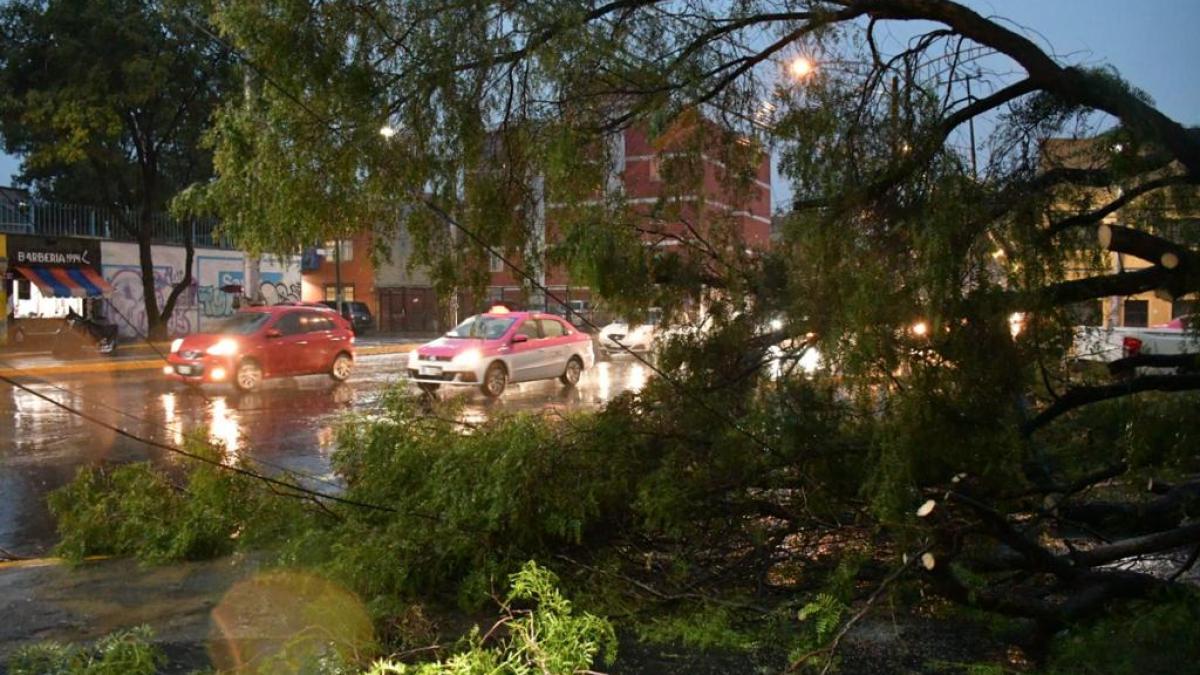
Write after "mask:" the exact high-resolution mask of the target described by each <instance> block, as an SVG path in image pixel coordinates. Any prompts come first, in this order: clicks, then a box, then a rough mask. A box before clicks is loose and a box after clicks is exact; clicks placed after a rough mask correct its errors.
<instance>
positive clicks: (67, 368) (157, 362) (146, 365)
mask: <svg viewBox="0 0 1200 675" xmlns="http://www.w3.org/2000/svg"><path fill="white" fill-rule="evenodd" d="M417 345H418V343H416V342H411V343H405V344H396V345H374V346H370V347H360V348H359V349H357V350H355V352H356V353H355V356H378V355H381V354H406V353H408V352H411V351H412V350H414V349H416V348H417ZM162 366H163V360H162V359H160V358H154V359H137V360H126V361H116V360H114V361H90V362H88V363H64V364H62V365H54V366H31V367H29V368H0V375H2V376H4V377H10V378H17V377H46V376H55V375H85V374H92V373H116V372H127V371H135V370H160V369H161V368H162Z"/></svg>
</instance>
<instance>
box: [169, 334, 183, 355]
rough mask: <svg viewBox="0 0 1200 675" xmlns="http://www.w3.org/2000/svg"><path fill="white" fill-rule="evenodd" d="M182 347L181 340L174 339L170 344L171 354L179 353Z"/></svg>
mask: <svg viewBox="0 0 1200 675" xmlns="http://www.w3.org/2000/svg"><path fill="white" fill-rule="evenodd" d="M182 346H183V338H175V340H174V341H173V342H172V343H171V353H172V354H174V353H175V352H177V351H179V348H180V347H182Z"/></svg>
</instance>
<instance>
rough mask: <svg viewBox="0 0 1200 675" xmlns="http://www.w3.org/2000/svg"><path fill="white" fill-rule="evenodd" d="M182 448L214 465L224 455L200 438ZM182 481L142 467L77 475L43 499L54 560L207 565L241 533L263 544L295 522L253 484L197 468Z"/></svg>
mask: <svg viewBox="0 0 1200 675" xmlns="http://www.w3.org/2000/svg"><path fill="white" fill-rule="evenodd" d="M185 446H186V448H187V449H188V450H189V451H190V452H192V453H195V454H197V455H201V456H203V457H207V458H209V459H213V460H217V459H219V458H220V457H221V454H222V449H221V447H220V446H214V445H211V444H209V443H208V442H207V441H205V440H204V439H203V437H202V436H191V437H189V438H188V439H187V441H186V443H185ZM183 473H184V479H183V480H182V482H181V483H179V484H177V483H176V481H175V479H173V478H172V476H171V475H169V474H168V473H166V472H165V471H162V470H159V469H156V468H154V467H153V466H152V465H151V464H150V463H148V462H140V463H135V464H126V465H123V466H118V467H108V466H100V467H84V468H81V469H80V470H79V473H78V474H77V475H76V477H75V480H74V481H72V482H71V483H68V484H67V485H65V486H64V487H62V488H59V489H58V490H55V491H54V492H52V493H51V494H50V496H49V503H50V510H51V512H52V513H53V514H54V516H55V518H56V519H57V526H58V532H59V535H60V540H59V544H58V546H57V548H56V552H57V553H58V554H59V555H60V556H62V557H63V558H66V559H67V560H69V561H72V562H79V561H81V560H82V559H83V558H84V557H86V556H90V555H122V556H134V557H136V558H138V559H140V560H144V561H146V562H152V563H161V562H167V561H171V560H197V559H205V558H212V557H215V556H220V555H224V554H227V553H229V552H230V551H232V550H233V548H234V546H235V545H236V544H237V540H238V538H239V537H240V536H241V535H242V533H243V532H249V533H251V534H255V535H258V536H263V535H264V533H265V532H267V531H269V530H271V529H272V527H274V526H276V525H278V524H279V523H284V522H291V523H294V524H295V523H296V521H295V520H294V519H295V518H296V517H297V516H299V515H300V514H299V512H298V509H295V508H294V505H293V504H290V503H289V501H290V500H286V499H277V498H274V497H272V496H271V495H270V493H268V492H266V491H265V490H264V489H263V486H262V485H260V484H257V482H256V481H254V479H251V478H247V477H245V476H241V475H237V474H234V473H231V472H229V471H226V470H224V469H221V468H219V467H217V466H214V465H212V464H208V463H204V462H198V461H192V462H191V463H189V464H188V465H187V466H186V468H185V471H184V472H183ZM281 512H286V514H285V513H281Z"/></svg>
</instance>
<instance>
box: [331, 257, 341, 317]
mask: <svg viewBox="0 0 1200 675" xmlns="http://www.w3.org/2000/svg"><path fill="white" fill-rule="evenodd" d="M333 286H334V300H335V302H336V304H337V313H338V316H341V314H342V240H341V239H334V240H333Z"/></svg>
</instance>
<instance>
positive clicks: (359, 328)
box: [321, 300, 375, 335]
mask: <svg viewBox="0 0 1200 675" xmlns="http://www.w3.org/2000/svg"><path fill="white" fill-rule="evenodd" d="M321 304H322V305H325V306H326V307H328V308H329V309H332V310H334V311H337V301H335V300H326V301H325V302H322V303H321ZM342 318H343V319H346V320H347V321H349V322H350V326H351V327H352V328H353V329H354V334H355V335H362V334H363V333H366V332H367V331H369V330H371V329H372V328H374V327H375V319H374V317H372V316H371V310H370V309H368V308H367V305H366V303H364V302H347V301H345V300H343V301H342Z"/></svg>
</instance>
